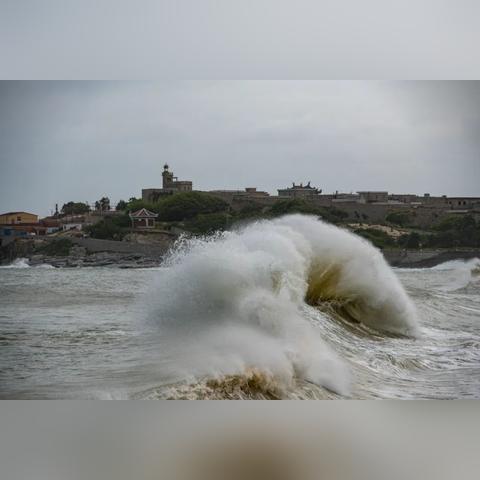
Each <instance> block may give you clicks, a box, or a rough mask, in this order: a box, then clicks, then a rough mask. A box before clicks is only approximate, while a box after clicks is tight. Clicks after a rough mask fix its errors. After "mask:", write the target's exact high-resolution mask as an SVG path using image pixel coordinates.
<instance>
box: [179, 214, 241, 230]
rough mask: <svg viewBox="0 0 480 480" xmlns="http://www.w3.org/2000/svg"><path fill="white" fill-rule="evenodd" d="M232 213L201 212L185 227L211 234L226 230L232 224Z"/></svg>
mask: <svg viewBox="0 0 480 480" xmlns="http://www.w3.org/2000/svg"><path fill="white" fill-rule="evenodd" d="M231 218H232V217H231V215H229V214H228V213H224V212H220V213H207V214H200V215H198V216H197V217H196V218H194V219H192V220H190V221H188V222H186V223H185V229H186V230H188V231H190V232H192V233H197V234H209V233H213V232H217V231H223V230H226V229H227V228H228V227H229V225H230V224H231Z"/></svg>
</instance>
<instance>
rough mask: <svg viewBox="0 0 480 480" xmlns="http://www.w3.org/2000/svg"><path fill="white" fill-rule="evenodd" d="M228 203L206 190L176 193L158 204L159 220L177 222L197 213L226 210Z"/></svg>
mask: <svg viewBox="0 0 480 480" xmlns="http://www.w3.org/2000/svg"><path fill="white" fill-rule="evenodd" d="M228 209H229V205H228V203H226V202H225V201H223V200H222V199H220V198H218V197H216V196H214V195H210V194H208V193H204V192H182V193H176V194H174V195H172V196H170V197H167V198H166V199H164V200H162V201H161V202H159V204H158V213H159V220H163V221H167V222H175V221H182V220H189V219H191V218H194V217H196V216H197V215H205V214H209V213H219V212H226V211H227V210H228Z"/></svg>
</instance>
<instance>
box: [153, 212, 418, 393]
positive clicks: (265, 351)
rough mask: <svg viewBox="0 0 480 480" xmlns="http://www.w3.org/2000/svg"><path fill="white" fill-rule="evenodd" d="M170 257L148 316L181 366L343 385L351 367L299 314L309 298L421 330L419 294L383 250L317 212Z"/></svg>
mask: <svg viewBox="0 0 480 480" xmlns="http://www.w3.org/2000/svg"><path fill="white" fill-rule="evenodd" d="M166 265H168V268H167V269H166V270H164V271H163V272H162V273H161V275H159V276H158V279H157V281H156V284H155V286H154V290H153V292H152V293H151V296H154V297H155V299H156V300H155V301H153V302H151V310H150V315H149V317H150V318H151V319H152V320H153V321H154V322H157V323H158V324H159V325H160V331H161V333H162V335H163V341H162V346H163V348H167V350H168V355H169V356H171V357H173V358H174V362H172V363H173V364H174V365H175V368H176V369H177V370H181V371H182V373H185V374H191V375H193V376H198V375H210V376H211V375H213V376H214V375H232V374H238V373H239V372H242V371H245V370H248V369H249V368H256V369H260V370H262V371H265V372H267V373H269V374H272V375H274V376H275V378H277V379H279V382H280V383H281V384H282V385H283V387H284V388H288V386H289V384H290V383H291V382H292V381H293V379H294V378H295V377H297V378H301V379H304V380H307V381H311V382H313V383H316V384H318V385H322V386H325V387H327V388H329V389H332V390H334V391H338V392H341V393H346V392H347V391H348V385H349V373H348V369H347V368H346V366H345V364H344V363H343V361H341V360H340V359H339V358H338V357H337V355H336V354H335V352H334V351H333V350H332V348H330V347H329V346H328V345H327V344H326V343H325V342H324V341H323V339H322V338H320V335H319V333H318V332H317V331H316V330H315V329H314V328H312V326H311V325H310V323H309V322H308V321H307V320H306V319H305V317H304V316H303V315H302V309H303V308H304V307H305V301H306V300H307V301H308V303H310V304H311V305H319V306H321V305H322V303H323V302H333V303H334V304H336V305H339V306H340V307H341V311H342V313H344V314H345V315H347V316H348V318H349V319H350V320H356V321H359V322H363V323H364V324H366V325H368V326H369V327H372V328H375V329H377V330H379V331H386V332H391V333H396V334H404V335H415V334H416V333H417V316H416V311H415V308H414V306H413V303H412V302H411V301H410V299H409V297H408V296H407V294H406V293H405V291H404V289H403V287H402V286H401V284H400V282H399V280H398V279H397V277H396V276H395V274H394V273H393V271H392V270H391V269H390V267H389V266H388V265H387V263H386V262H385V260H384V258H383V256H382V255H381V253H380V252H379V251H378V250H376V249H375V248H374V247H372V246H371V245H370V244H369V243H367V242H366V241H364V240H362V239H361V238H359V237H358V236H356V235H353V234H351V233H349V232H347V231H345V230H342V229H339V228H337V227H334V226H332V225H329V224H326V223H324V222H322V221H319V220H317V219H316V218H314V217H310V216H304V215H290V216H286V217H282V218H280V219H276V220H272V221H262V222H257V223H254V224H251V225H249V226H247V227H245V228H242V229H241V230H238V231H234V232H227V233H224V234H221V235H217V236H216V237H213V238H210V239H204V240H194V241H189V242H186V243H184V244H183V245H182V246H181V247H180V248H178V249H177V250H175V251H174V253H173V254H172V256H171V257H170V258H169V260H168V261H167V262H166Z"/></svg>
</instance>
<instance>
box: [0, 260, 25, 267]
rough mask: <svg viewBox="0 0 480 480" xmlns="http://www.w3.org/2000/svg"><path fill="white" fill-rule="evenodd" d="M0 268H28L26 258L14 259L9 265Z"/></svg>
mask: <svg viewBox="0 0 480 480" xmlns="http://www.w3.org/2000/svg"><path fill="white" fill-rule="evenodd" d="M0 268H30V264H29V263H28V258H16V259H15V260H14V261H13V262H12V263H11V264H10V265H2V266H1V267H0Z"/></svg>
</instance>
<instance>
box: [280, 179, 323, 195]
mask: <svg viewBox="0 0 480 480" xmlns="http://www.w3.org/2000/svg"><path fill="white" fill-rule="evenodd" d="M320 193H322V191H321V190H319V189H318V188H315V187H312V186H311V185H310V182H308V183H307V184H306V185H303V183H300V185H295V182H293V184H292V186H291V187H290V188H281V189H279V190H278V196H279V197H289V198H305V197H311V196H312V195H319V194H320Z"/></svg>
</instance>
